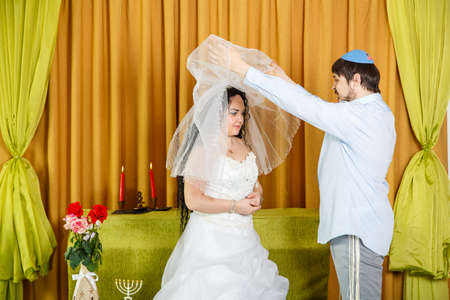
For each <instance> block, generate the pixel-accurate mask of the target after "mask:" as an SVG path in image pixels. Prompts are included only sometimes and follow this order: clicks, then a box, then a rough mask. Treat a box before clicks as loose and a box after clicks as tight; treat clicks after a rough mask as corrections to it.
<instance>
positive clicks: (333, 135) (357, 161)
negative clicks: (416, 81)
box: [210, 45, 396, 300]
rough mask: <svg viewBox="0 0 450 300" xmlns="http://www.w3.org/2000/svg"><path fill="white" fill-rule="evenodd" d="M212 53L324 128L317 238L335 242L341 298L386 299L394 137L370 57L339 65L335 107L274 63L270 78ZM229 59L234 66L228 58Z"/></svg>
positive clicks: (233, 56)
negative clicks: (384, 273)
mask: <svg viewBox="0 0 450 300" xmlns="http://www.w3.org/2000/svg"><path fill="white" fill-rule="evenodd" d="M210 50H211V53H212V54H211V55H212V58H213V59H216V61H218V62H219V63H221V64H223V65H224V66H225V65H228V66H231V67H230V68H231V69H232V70H233V71H234V72H236V73H238V74H240V75H241V76H242V77H243V78H244V83H245V84H246V85H248V86H250V87H252V88H254V89H256V90H258V91H259V92H260V93H261V94H263V95H264V96H265V97H266V98H268V99H269V100H271V101H272V102H273V103H275V104H276V105H278V106H280V107H281V108H282V109H284V110H286V111H288V112H289V113H291V114H293V115H295V116H297V117H298V118H300V119H302V120H304V121H305V122H308V123H310V124H312V125H313V126H315V127H317V128H319V129H321V130H323V131H325V133H326V134H325V137H324V140H323V144H322V150H321V153H320V160H319V165H318V177H319V190H320V224H319V233H318V241H319V243H322V244H325V243H327V242H330V249H331V254H332V257H333V262H334V265H335V268H336V272H337V276H338V280H339V286H340V292H341V296H342V299H371V300H373V299H381V282H382V270H383V261H384V256H385V255H386V254H387V253H388V250H389V245H390V243H391V238H392V232H393V225H394V216H393V212H392V208H391V206H390V203H389V200H388V184H387V182H386V179H385V177H386V173H387V171H388V168H389V165H390V163H391V160H392V155H393V152H394V146H395V139H396V134H395V124H394V116H393V115H392V112H391V110H390V109H389V107H388V106H387V105H386V103H385V102H384V101H383V99H382V97H381V95H380V90H379V89H378V83H379V81H380V73H379V71H378V69H377V67H376V66H375V64H374V61H373V60H372V58H371V57H370V56H369V55H368V54H367V53H366V52H364V51H361V50H353V51H350V52H348V53H346V54H344V55H343V56H342V57H341V58H339V59H338V60H336V62H335V63H334V64H333V66H332V67H331V71H332V75H333V80H334V82H333V87H332V89H333V91H334V92H335V93H336V95H337V97H338V99H339V103H331V102H326V101H324V100H322V99H320V98H319V97H317V96H314V95H312V94H310V93H309V92H308V91H306V90H305V89H304V88H303V87H302V86H300V85H298V84H295V83H294V82H293V81H292V80H291V79H290V78H289V77H288V76H287V75H286V74H285V73H284V71H283V70H282V69H281V68H280V67H279V66H277V65H275V64H273V67H274V70H273V71H271V72H270V73H266V74H265V73H262V72H261V71H259V70H257V69H254V68H252V67H250V66H249V65H248V64H247V63H246V62H244V61H243V60H242V59H241V57H240V55H239V53H238V52H237V51H234V50H233V49H232V48H231V49H230V48H227V47H224V46H222V45H215V46H214V47H212V48H211V49H210ZM229 51H231V53H230V52H229ZM228 55H230V61H228V60H227V59H224V58H228Z"/></svg>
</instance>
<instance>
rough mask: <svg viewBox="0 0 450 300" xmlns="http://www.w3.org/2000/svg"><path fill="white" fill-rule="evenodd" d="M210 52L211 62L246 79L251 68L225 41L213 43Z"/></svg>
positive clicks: (209, 47) (209, 48) (210, 45)
mask: <svg viewBox="0 0 450 300" xmlns="http://www.w3.org/2000/svg"><path fill="white" fill-rule="evenodd" d="M208 50H209V52H208V54H209V60H210V61H211V62H213V63H215V64H217V65H220V66H222V67H224V68H226V69H230V70H231V71H233V72H236V73H238V74H239V75H240V76H241V77H245V74H246V73H247V71H248V69H249V68H250V66H249V65H248V64H247V63H246V62H245V61H244V60H243V59H242V58H241V55H240V54H239V52H238V51H237V50H236V49H234V48H233V47H231V46H230V45H229V44H226V43H225V42H223V41H211V43H210V44H209V46H208Z"/></svg>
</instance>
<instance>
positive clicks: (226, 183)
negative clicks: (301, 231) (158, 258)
mask: <svg viewBox="0 0 450 300" xmlns="http://www.w3.org/2000/svg"><path fill="white" fill-rule="evenodd" d="M218 163H219V165H218V166H215V168H216V169H217V170H220V171H218V172H217V176H215V177H214V180H212V181H211V182H208V183H207V186H206V189H205V194H207V195H208V196H211V197H214V198H219V199H230V200H240V199H243V198H245V196H247V195H248V194H250V193H251V192H252V191H253V188H254V185H255V183H256V180H257V177H258V169H257V165H256V157H255V155H254V154H253V153H252V152H250V153H249V154H248V156H247V157H246V159H245V160H244V161H242V162H239V161H236V160H233V159H231V158H229V157H222V158H221V159H220V160H219V162H218ZM288 288H289V281H288V280H287V279H286V278H284V277H282V276H280V275H279V274H278V268H277V265H276V264H275V263H274V262H272V261H270V260H269V259H268V251H267V250H266V249H264V248H263V246H262V245H261V242H260V239H259V236H258V234H257V233H256V231H255V230H254V228H253V219H252V216H251V215H250V216H242V215H239V214H231V213H220V214H204V213H200V212H195V211H194V212H192V213H191V215H190V219H189V222H188V224H187V226H186V229H185V231H184V232H183V234H182V236H181V237H180V239H179V240H178V242H177V245H176V246H175V249H174V250H173V252H172V254H171V256H170V258H169V260H168V262H167V265H166V268H165V270H164V275H163V278H162V286H161V290H160V291H159V292H158V293H157V294H156V296H155V298H154V299H158V300H171V299H177V300H181V299H185V300H239V299H242V300H265V299H267V300H268V299H270V300H273V299H286V295H287V292H288Z"/></svg>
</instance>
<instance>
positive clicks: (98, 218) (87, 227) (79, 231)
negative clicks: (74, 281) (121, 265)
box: [63, 202, 108, 272]
mask: <svg viewBox="0 0 450 300" xmlns="http://www.w3.org/2000/svg"><path fill="white" fill-rule="evenodd" d="M83 213H84V211H83V209H82V208H81V205H80V202H75V203H71V204H70V206H69V207H68V208H67V215H66V216H65V217H64V219H63V221H65V222H66V224H65V225H64V228H65V229H67V230H70V231H72V232H73V236H72V238H71V239H70V242H71V246H70V247H69V248H68V249H67V251H66V252H65V253H64V257H65V258H66V260H68V261H70V266H71V267H72V269H75V268H76V267H78V265H79V264H80V263H81V264H83V265H84V266H86V268H87V269H88V270H89V271H90V272H95V270H96V269H97V267H98V264H99V263H100V264H101V263H102V243H101V242H100V238H99V236H98V229H99V228H100V225H101V224H102V223H103V221H105V220H106V217H107V216H108V212H107V210H106V207H105V206H103V205H99V204H98V205H94V207H93V208H92V209H91V210H90V211H89V213H88V215H87V216H83Z"/></svg>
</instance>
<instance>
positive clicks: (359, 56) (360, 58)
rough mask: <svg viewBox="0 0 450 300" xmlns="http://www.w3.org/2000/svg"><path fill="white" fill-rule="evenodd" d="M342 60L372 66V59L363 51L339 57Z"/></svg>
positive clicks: (351, 52)
mask: <svg viewBox="0 0 450 300" xmlns="http://www.w3.org/2000/svg"><path fill="white" fill-rule="evenodd" d="M341 58H342V59H343V60H347V61H351V62H355V63H360V64H374V62H373V59H372V57H370V56H369V54H367V52H365V51H363V50H358V49H356V50H352V51H350V52H347V53H345V54H344V55H342V56H341Z"/></svg>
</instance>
